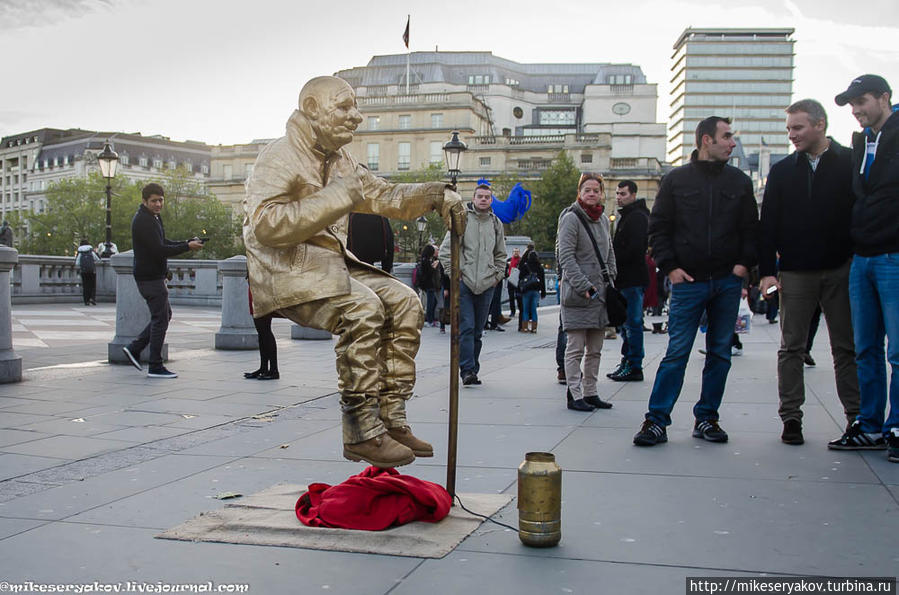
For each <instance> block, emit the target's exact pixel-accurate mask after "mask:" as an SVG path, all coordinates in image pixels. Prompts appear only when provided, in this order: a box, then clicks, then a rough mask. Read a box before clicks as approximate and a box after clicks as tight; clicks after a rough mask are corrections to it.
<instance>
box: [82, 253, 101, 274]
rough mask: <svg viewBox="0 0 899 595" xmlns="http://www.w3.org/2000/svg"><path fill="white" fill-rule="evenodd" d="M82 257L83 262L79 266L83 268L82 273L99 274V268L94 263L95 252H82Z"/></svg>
mask: <svg viewBox="0 0 899 595" xmlns="http://www.w3.org/2000/svg"><path fill="white" fill-rule="evenodd" d="M80 256H81V260H80V261H79V263H78V266H79V267H80V268H81V272H82V273H95V272H97V266H96V264H95V263H94V253H93V251H88V252H81V253H80Z"/></svg>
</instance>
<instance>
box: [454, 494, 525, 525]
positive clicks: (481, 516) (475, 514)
mask: <svg viewBox="0 0 899 595" xmlns="http://www.w3.org/2000/svg"><path fill="white" fill-rule="evenodd" d="M455 498H456V501H458V502H459V507H460V508H461V509H462V510H464V511H465V512H467V513H468V514H473V515H474V516H476V517H480V518H482V519H484V520H485V521H490V522H491V523H496V524H497V525H499V526H500V527H505V528H506V529H512V530H513V531H515V532H516V533H517V532H518V528H517V527H513V526H512V525H507V524H505V523H501V522H499V521H497V520H494V519H493V518H491V517H489V516H485V515H483V514H478V513H476V512H474V511H473V510H469V509H467V508H465V505H464V504H462V499H461V498H460V497H459V494H456V495H455Z"/></svg>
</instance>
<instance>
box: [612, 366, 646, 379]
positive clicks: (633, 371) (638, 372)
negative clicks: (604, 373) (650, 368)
mask: <svg viewBox="0 0 899 595" xmlns="http://www.w3.org/2000/svg"><path fill="white" fill-rule="evenodd" d="M609 378H610V379H611V380H614V381H615V382H641V381H642V380H643V370H642V369H640V368H635V367H633V366H631V364H630V362H628V363H627V364H625V365H624V368H623V369H622V370H621V371H620V372H618V373H617V374H615V375H614V376H609Z"/></svg>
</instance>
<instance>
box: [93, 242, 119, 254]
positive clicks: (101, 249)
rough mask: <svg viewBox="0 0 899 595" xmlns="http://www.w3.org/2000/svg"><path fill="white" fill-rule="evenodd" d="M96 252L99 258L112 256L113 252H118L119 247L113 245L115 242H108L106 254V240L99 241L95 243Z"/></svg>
mask: <svg viewBox="0 0 899 595" xmlns="http://www.w3.org/2000/svg"><path fill="white" fill-rule="evenodd" d="M96 252H97V254H99V255H100V258H107V257H108V256H112V255H113V254H118V253H119V247H118V246H116V245H115V242H109V254H108V256H107V253H106V242H100V243H99V244H97V249H96Z"/></svg>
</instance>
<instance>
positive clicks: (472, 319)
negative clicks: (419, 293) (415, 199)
mask: <svg viewBox="0 0 899 595" xmlns="http://www.w3.org/2000/svg"><path fill="white" fill-rule="evenodd" d="M492 202H493V194H492V192H491V191H490V186H488V185H487V184H480V185H478V187H477V188H476V189H475V191H474V199H473V200H472V201H471V202H470V203H469V204H468V221H467V223H466V225H465V234H464V235H463V236H462V242H461V247H460V254H459V259H460V261H461V262H460V264H459V267H460V268H461V269H462V270H461V275H462V281H461V282H460V283H459V373H460V375H461V376H462V384H463V385H465V386H470V385H473V384H481V381H480V380H479V379H478V372H479V371H480V369H481V365H480V362H479V361H478V357H479V356H480V354H481V335H482V334H483V333H484V324H485V323H486V322H487V314H489V312H490V303H491V301H492V300H493V288H494V287H495V286H496V284H497V283H498V282H500V281H502V279H503V277H504V276H505V271H506V235H505V232H504V231H503V224H502V223H501V222H500V220H499V219H498V218H497V216H496V215H495V214H494V213H493V209H492V208H491V204H492ZM439 258H440V262H441V264H443V270H445V271H446V273H447V275H458V274H459V271H454V270H452V267H451V266H450V232H447V233H446V237H445V238H444V239H443V243H442V244H440V253H439ZM451 278H452V277H451Z"/></svg>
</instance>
